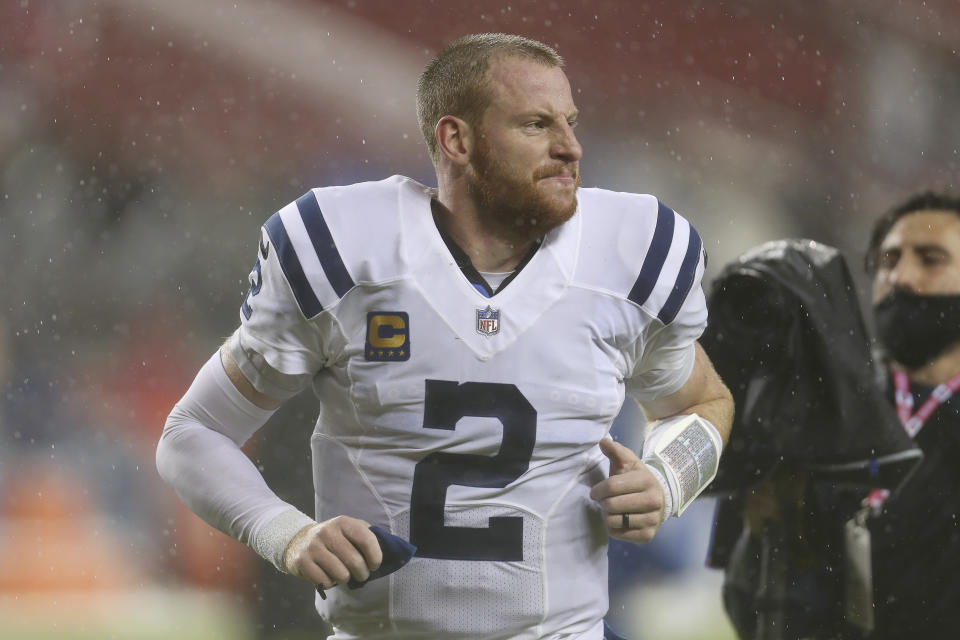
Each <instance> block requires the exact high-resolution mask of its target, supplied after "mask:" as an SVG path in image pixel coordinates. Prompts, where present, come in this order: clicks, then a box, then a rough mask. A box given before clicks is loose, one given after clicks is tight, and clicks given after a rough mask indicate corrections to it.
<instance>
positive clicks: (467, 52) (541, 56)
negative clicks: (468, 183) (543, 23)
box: [417, 33, 563, 162]
mask: <svg viewBox="0 0 960 640" xmlns="http://www.w3.org/2000/svg"><path fill="white" fill-rule="evenodd" d="M498 55H504V56H519V57H523V58H528V59H530V60H534V61H536V62H539V63H540V64H543V65H545V66H548V67H563V58H562V57H560V55H559V54H558V53H557V52H556V51H555V50H554V49H553V48H551V47H548V46H547V45H545V44H543V43H542V42H537V41H536V40H531V39H530V38H524V37H523V36H515V35H509V34H505V33H476V34H473V35H468V36H463V37H462V38H458V39H457V40H454V41H453V42H451V43H450V44H448V45H447V46H445V47H444V48H443V50H442V51H441V52H440V53H439V54H437V57H436V58H434V59H433V60H431V61H430V62H429V64H427V66H426V68H425V69H424V70H423V73H421V74H420V80H419V81H418V82H417V120H418V121H419V123H420V131H421V132H422V133H423V138H424V140H425V141H426V143H427V148H428V149H429V150H430V157H431V158H432V159H433V161H434V162H436V161H437V158H438V150H437V141H436V138H434V133H433V130H434V127H436V126H437V122H439V121H440V118H442V117H443V116H446V115H451V116H456V117H458V118H462V119H463V120H466V121H467V122H469V123H470V124H476V123H477V122H479V121H480V117H481V116H482V115H483V112H484V111H485V110H486V108H487V106H488V105H489V104H490V95H489V92H488V91H487V69H489V68H490V60H491V59H493V58H494V56H498Z"/></svg>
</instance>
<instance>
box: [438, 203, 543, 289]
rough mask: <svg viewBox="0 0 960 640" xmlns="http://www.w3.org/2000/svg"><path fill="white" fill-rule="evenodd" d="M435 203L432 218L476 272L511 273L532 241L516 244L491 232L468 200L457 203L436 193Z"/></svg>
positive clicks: (523, 256)
mask: <svg viewBox="0 0 960 640" xmlns="http://www.w3.org/2000/svg"><path fill="white" fill-rule="evenodd" d="M436 201H437V203H438V204H439V206H437V207H434V219H435V220H436V221H437V224H438V225H439V226H440V227H441V228H442V229H443V230H444V232H445V233H447V234H448V235H449V236H450V237H451V238H453V241H454V242H456V243H457V246H459V247H460V248H461V249H462V250H463V252H464V253H466V254H467V256H469V257H470V261H471V262H472V263H473V266H474V268H476V269H477V271H484V272H490V273H504V272H508V271H513V270H514V269H516V268H517V265H519V264H520V262H521V261H522V260H523V259H524V258H525V257H526V256H527V255H528V254H529V253H530V250H531V247H532V246H533V245H534V244H535V242H536V241H527V242H516V241H515V240H513V239H510V238H503V237H501V236H498V235H496V234H493V233H491V232H490V231H489V230H488V229H487V228H486V226H485V225H484V224H483V221H482V220H481V214H480V212H478V211H477V210H476V208H475V207H474V206H473V205H472V203H470V202H469V201H464V202H457V201H455V199H454V198H451V197H449V195H448V194H444V193H440V194H439V195H438V196H437V198H436Z"/></svg>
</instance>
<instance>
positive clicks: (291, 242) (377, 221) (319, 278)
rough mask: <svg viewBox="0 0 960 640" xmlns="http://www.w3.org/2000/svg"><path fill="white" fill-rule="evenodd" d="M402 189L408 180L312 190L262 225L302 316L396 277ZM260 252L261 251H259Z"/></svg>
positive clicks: (411, 183) (409, 184) (410, 184)
mask: <svg viewBox="0 0 960 640" xmlns="http://www.w3.org/2000/svg"><path fill="white" fill-rule="evenodd" d="M403 189H407V190H410V189H420V190H425V189H426V187H423V186H422V185H419V184H418V183H416V182H415V181H413V180H410V179H409V178H404V177H402V176H393V177H391V178H387V179H386V180H380V181H378V182H363V183H358V184H352V185H346V186H337V187H321V188H315V189H311V190H310V191H308V192H307V193H305V194H303V195H302V196H300V197H299V198H297V199H296V200H295V201H294V202H291V203H290V204H288V205H287V206H285V207H283V208H282V209H280V211H278V212H277V213H275V214H273V216H271V217H270V219H269V220H267V222H266V224H264V227H263V230H264V236H265V238H264V240H262V241H261V247H262V246H263V242H264V241H269V243H271V244H272V245H273V246H274V247H276V252H277V260H278V262H279V265H280V267H281V269H282V271H283V276H284V278H285V279H286V281H287V283H288V284H289V285H290V289H291V291H292V292H293V295H294V297H295V298H296V300H297V304H298V305H299V307H300V310H301V311H302V312H303V315H304V316H305V317H307V318H312V317H314V316H316V315H318V314H319V313H320V312H321V311H323V310H324V309H325V308H329V307H331V306H333V305H335V304H336V303H337V302H339V300H340V299H341V298H343V296H344V295H346V293H347V292H348V291H350V290H351V289H352V288H353V287H354V286H356V285H357V283H363V282H376V281H380V280H386V279H389V278H391V277H394V276H395V275H396V274H397V272H398V270H399V269H400V263H399V261H398V259H397V255H398V248H397V247H398V242H399V240H398V239H399V231H400V226H399V225H400V220H399V198H400V194H401V190H403ZM261 251H262V249H261Z"/></svg>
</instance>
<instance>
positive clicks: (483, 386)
mask: <svg viewBox="0 0 960 640" xmlns="http://www.w3.org/2000/svg"><path fill="white" fill-rule="evenodd" d="M468 416H473V417H482V418H496V419H498V420H499V421H500V423H501V424H502V425H503V440H502V442H501V444H500V451H499V452H498V453H497V454H496V455H493V456H483V455H474V454H463V453H444V452H435V453H431V454H430V455H428V456H427V457H426V458H424V459H423V460H421V461H420V462H419V463H417V466H416V469H415V470H414V474H413V488H412V491H411V496H410V542H412V543H413V544H415V545H416V546H417V556H419V557H421V558H439V559H443V560H501V561H519V560H523V518H522V517H521V516H494V517H492V518H490V520H489V526H488V527H451V526H446V525H445V524H444V505H445V504H446V500H447V488H448V487H450V486H451V485H459V486H466V487H490V488H503V487H505V486H507V485H508V484H510V483H511V482H513V481H514V480H516V479H517V478H519V477H520V476H521V475H523V474H524V473H525V472H526V471H527V469H528V468H529V467H530V458H531V457H532V456H533V445H534V443H535V441H536V437H537V411H536V410H535V409H534V408H533V406H532V405H531V404H530V402H529V401H528V400H527V399H526V398H525V397H524V395H523V394H522V393H520V390H519V389H517V387H516V386H515V385H512V384H499V383H492V382H464V383H463V384H459V383H457V382H450V381H446V380H427V381H426V391H425V397H424V413H423V426H424V428H425V429H446V430H448V431H452V430H454V429H455V428H456V426H457V422H458V421H459V420H460V419H461V418H464V417H468Z"/></svg>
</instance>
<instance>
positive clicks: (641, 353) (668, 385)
mask: <svg viewBox="0 0 960 640" xmlns="http://www.w3.org/2000/svg"><path fill="white" fill-rule="evenodd" d="M637 251H638V252H642V255H643V262H642V266H641V268H640V272H639V275H638V276H637V279H636V281H635V283H634V285H633V287H632V288H631V290H630V293H629V295H628V298H629V299H630V300H631V301H632V302H634V303H635V304H637V305H639V306H640V308H641V309H643V310H644V312H646V313H647V314H648V315H650V316H651V320H650V322H649V323H648V324H647V326H646V327H645V329H644V331H643V333H642V334H641V336H640V339H639V340H637V342H636V343H635V344H634V345H633V349H634V355H635V360H634V366H633V370H632V372H631V375H629V376H628V377H627V380H626V385H627V393H628V394H629V395H630V396H631V397H633V398H634V399H635V400H637V401H638V402H643V401H647V400H651V399H653V398H657V397H660V396H664V395H668V394H670V393H673V392H675V391H677V390H679V389H680V387H682V386H683V384H684V383H685V382H686V381H687V378H689V377H690V373H691V371H692V370H693V362H694V342H695V341H696V340H697V338H699V337H700V335H701V334H702V333H703V330H704V329H705V328H706V325H707V305H706V299H705V297H704V295H703V289H702V287H701V280H702V278H703V272H704V269H705V267H706V253H705V251H704V249H703V242H702V241H701V240H700V235H699V234H698V233H697V231H696V229H694V228H693V225H691V224H690V223H689V222H688V221H687V220H686V219H684V218H683V217H682V216H680V215H678V214H677V213H675V212H674V211H673V210H672V209H670V207H668V206H666V205H665V204H663V203H662V202H659V201H658V202H657V213H656V222H655V224H654V226H653V231H652V234H650V237H649V239H648V241H647V242H646V246H642V245H641V246H639V247H637Z"/></svg>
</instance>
